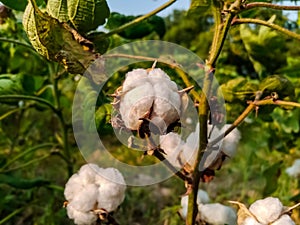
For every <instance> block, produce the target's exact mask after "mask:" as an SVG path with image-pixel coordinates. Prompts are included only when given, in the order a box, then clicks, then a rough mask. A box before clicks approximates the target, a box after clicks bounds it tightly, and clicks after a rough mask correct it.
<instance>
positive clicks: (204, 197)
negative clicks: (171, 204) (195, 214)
mask: <svg viewBox="0 0 300 225" xmlns="http://www.w3.org/2000/svg"><path fill="white" fill-rule="evenodd" d="M188 202H189V197H188V196H187V195H185V196H183V197H182V198H181V207H182V209H181V215H182V217H183V218H186V216H187V211H188ZM209 202H210V198H209V196H208V194H207V192H206V191H204V190H202V189H199V190H198V194H197V205H199V204H207V203H209Z"/></svg>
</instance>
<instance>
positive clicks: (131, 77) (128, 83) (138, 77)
mask: <svg viewBox="0 0 300 225" xmlns="http://www.w3.org/2000/svg"><path fill="white" fill-rule="evenodd" d="M147 81H148V73H147V70H145V69H134V70H132V71H130V72H128V73H127V74H126V79H125V81H124V83H123V87H122V91H123V92H127V91H129V90H131V89H133V88H135V87H138V86H139V85H141V84H143V83H145V82H147Z"/></svg>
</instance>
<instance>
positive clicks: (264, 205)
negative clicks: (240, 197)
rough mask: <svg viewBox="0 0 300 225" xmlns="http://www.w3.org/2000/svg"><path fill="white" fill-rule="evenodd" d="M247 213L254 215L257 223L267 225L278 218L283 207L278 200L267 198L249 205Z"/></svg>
mask: <svg viewBox="0 0 300 225" xmlns="http://www.w3.org/2000/svg"><path fill="white" fill-rule="evenodd" d="M249 211H250V212H251V213H252V214H254V215H255V217H256V218H257V220H258V222H260V223H262V224H269V223H272V222H274V221H275V220H277V219H278V218H279V216H280V215H281V213H282V211H283V205H282V203H281V201H280V200H279V199H278V198H273V197H267V198H265V199H261V200H257V201H255V202H254V203H253V204H252V205H250V207H249Z"/></svg>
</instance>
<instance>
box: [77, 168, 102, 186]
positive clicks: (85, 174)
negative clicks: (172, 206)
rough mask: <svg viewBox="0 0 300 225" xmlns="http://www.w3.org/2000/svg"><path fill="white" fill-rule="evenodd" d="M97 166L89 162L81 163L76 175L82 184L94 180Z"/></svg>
mask: <svg viewBox="0 0 300 225" xmlns="http://www.w3.org/2000/svg"><path fill="white" fill-rule="evenodd" d="M98 169H99V167H98V166H97V165H96V164H93V163H89V164H86V165H83V166H82V167H81V168H80V170H79V171H78V175H79V176H80V178H81V182H82V184H83V185H85V184H91V183H94V182H95V175H96V173H97V170H98Z"/></svg>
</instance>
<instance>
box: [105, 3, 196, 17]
mask: <svg viewBox="0 0 300 225" xmlns="http://www.w3.org/2000/svg"><path fill="white" fill-rule="evenodd" d="M166 2H168V0H140V1H139V0H107V3H108V5H109V7H110V10H111V11H112V12H119V13H121V14H125V15H141V14H145V13H148V12H151V11H152V10H154V9H156V8H158V7H159V6H161V5H163V4H164V3H166ZM189 5H190V0H177V1H176V2H175V3H173V4H172V5H171V6H169V7H168V8H167V9H165V10H163V11H162V12H161V13H159V14H158V15H159V16H166V15H169V14H170V13H171V12H172V11H173V10H174V9H185V10H187V9H188V8H189Z"/></svg>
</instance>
